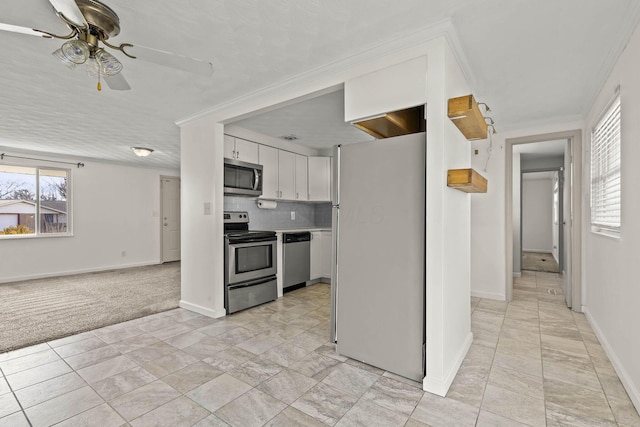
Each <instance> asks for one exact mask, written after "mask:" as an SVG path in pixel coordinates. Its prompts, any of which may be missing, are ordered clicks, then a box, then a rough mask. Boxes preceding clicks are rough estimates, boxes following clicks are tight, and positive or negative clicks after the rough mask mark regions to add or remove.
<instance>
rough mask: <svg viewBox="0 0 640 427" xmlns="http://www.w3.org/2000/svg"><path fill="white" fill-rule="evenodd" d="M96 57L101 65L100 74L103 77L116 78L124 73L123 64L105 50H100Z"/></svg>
mask: <svg viewBox="0 0 640 427" xmlns="http://www.w3.org/2000/svg"><path fill="white" fill-rule="evenodd" d="M94 56H95V58H96V61H98V64H99V65H100V72H101V73H102V74H103V75H105V76H115V75H116V74H118V73H119V72H120V71H122V63H121V62H120V61H118V60H117V59H116V57H115V56H113V55H112V54H110V53H109V52H107V51H105V50H104V49H99V50H98V51H97V52H96V53H95V55H94Z"/></svg>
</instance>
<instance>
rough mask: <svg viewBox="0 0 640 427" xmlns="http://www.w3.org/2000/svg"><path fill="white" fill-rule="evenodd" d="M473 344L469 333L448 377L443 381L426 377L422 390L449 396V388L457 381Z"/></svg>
mask: <svg viewBox="0 0 640 427" xmlns="http://www.w3.org/2000/svg"><path fill="white" fill-rule="evenodd" d="M472 343H473V334H472V333H471V332H469V335H467V338H466V339H465V340H464V342H463V343H462V346H461V347H460V350H459V351H458V354H457V355H456V358H455V363H453V365H451V369H450V370H449V372H448V373H447V375H446V376H445V377H444V378H442V379H433V378H429V377H424V379H423V380H422V389H423V390H424V391H426V392H429V393H433V394H437V395H438V396H442V397H444V396H445V395H446V394H447V391H449V387H451V383H453V380H454V379H455V377H456V374H457V373H458V370H459V369H460V366H461V365H462V362H463V361H464V358H465V356H466V355H467V352H468V351H469V348H470V347H471V344H472ZM427 345H429V343H427Z"/></svg>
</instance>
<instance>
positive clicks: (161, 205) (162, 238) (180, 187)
mask: <svg viewBox="0 0 640 427" xmlns="http://www.w3.org/2000/svg"><path fill="white" fill-rule="evenodd" d="M163 179H176V180H178V183H179V184H178V191H179V193H180V201H181V203H180V204H181V205H182V180H181V179H180V177H179V176H169V175H160V221H159V226H160V264H162V263H164V262H167V261H165V259H164V225H163V224H164V220H163V218H164V212H163V210H164V191H163V186H162V180H163ZM180 221H181V222H182V214H181V215H180ZM180 233H181V234H182V225H180ZM180 241H182V236H180ZM181 246H182V245H181ZM180 253H181V254H182V250H181V251H180ZM181 258H182V256H181Z"/></svg>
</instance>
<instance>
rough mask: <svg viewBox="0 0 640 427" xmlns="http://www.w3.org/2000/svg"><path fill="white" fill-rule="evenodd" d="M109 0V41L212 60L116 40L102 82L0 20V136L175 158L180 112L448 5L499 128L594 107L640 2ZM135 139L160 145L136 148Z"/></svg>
mask: <svg viewBox="0 0 640 427" xmlns="http://www.w3.org/2000/svg"><path fill="white" fill-rule="evenodd" d="M105 2H106V3H107V4H108V5H109V6H110V7H111V8H112V9H114V10H115V11H116V12H117V13H118V14H119V16H120V21H121V26H122V31H121V34H120V35H119V36H118V37H117V38H115V39H114V40H113V42H118V43H122V42H132V43H134V44H136V43H137V44H140V45H143V46H149V47H153V48H157V49H163V50H167V51H174V52H180V53H182V54H184V55H187V56H192V57H196V58H203V59H207V60H210V61H211V62H213V64H214V68H215V73H214V75H213V76H212V77H208V78H207V77H199V76H194V75H191V74H188V73H186V72H182V71H175V70H173V69H169V68H163V67H158V66H155V65H152V64H148V63H144V62H140V61H135V60H129V59H127V58H123V56H122V55H119V54H118V53H116V56H117V57H118V58H119V59H120V60H121V61H122V62H123V63H124V66H125V69H124V74H125V76H126V78H127V80H128V81H129V83H130V84H131V86H132V88H133V89H132V90H131V91H128V92H114V91H110V90H108V89H106V88H105V89H103V91H102V92H100V93H98V92H97V91H96V90H95V83H94V82H92V81H91V80H90V79H89V78H88V77H86V76H85V75H83V72H82V71H80V70H75V71H69V70H67V69H66V68H65V67H64V66H62V65H61V64H60V63H57V62H56V60H55V59H54V58H53V57H52V56H51V52H52V51H53V50H55V49H56V48H57V47H58V46H59V45H60V44H61V42H60V41H56V40H45V39H41V38H36V37H30V36H25V35H21V34H11V33H6V32H0V53H1V54H0V70H1V72H0V147H6V149H14V150H33V151H42V152H48V153H57V154H62V155H68V156H75V157H81V158H83V157H84V158H97V159H104V160H111V161H118V162H127V163H132V164H138V165H143V166H144V165H146V166H155V167H171V168H177V167H179V131H178V128H177V127H176V126H175V125H174V121H175V120H177V119H180V118H183V117H186V116H189V115H191V114H193V113H196V112H199V111H202V110H205V109H207V108H210V107H212V106H215V105H217V104H220V103H222V102H225V101H229V100H231V99H234V98H237V97H239V96H243V95H246V94H249V93H251V92H254V91H256V90H259V89H261V88H264V87H267V86H269V85H272V84H274V83H277V82H281V81H284V80H286V79H288V78H291V77H292V76H295V75H299V74H302V73H308V72H310V71H312V70H315V69H318V68H321V67H322V66H324V65H326V64H330V63H333V62H335V61H338V60H341V59H345V58H348V57H350V56H352V55H354V54H356V53H358V52H361V51H364V50H367V49H370V48H372V47H374V46H376V45H379V44H380V43H383V42H385V41H387V40H390V39H394V38H398V37H400V36H402V35H403V34H409V33H412V32H414V31H416V30H418V29H422V28H424V27H428V26H430V25H433V24H435V23H437V22H440V21H442V20H443V19H447V18H450V19H451V21H452V23H453V27H454V29H455V31H456V33H457V36H458V38H459V40H460V44H461V47H462V50H463V51H464V54H465V56H466V57H467V59H468V65H469V69H470V70H471V72H472V74H473V77H474V82H473V83H474V90H475V92H476V95H477V98H479V99H481V100H483V101H485V102H487V103H489V104H490V105H491V107H492V109H493V111H494V113H492V114H493V118H494V119H495V120H496V123H497V125H498V130H500V129H504V128H508V127H510V128H513V127H516V126H519V125H522V124H524V123H532V122H539V121H545V120H550V119H558V118H564V117H574V118H575V117H579V116H582V115H584V113H585V111H586V109H587V108H588V107H589V105H590V103H591V101H592V99H593V97H594V95H595V94H596V92H597V90H598V89H599V86H600V84H601V83H602V82H603V81H604V78H605V77H606V74H607V72H608V71H609V69H610V66H611V64H612V63H613V61H614V60H615V58H616V55H617V54H618V53H619V52H620V50H621V49H622V47H623V46H624V44H625V43H626V41H627V40H628V37H629V34H630V30H631V29H632V28H634V27H635V25H636V23H637V22H638V16H639V11H640V8H639V6H638V4H639V3H640V2H637V1H636V0H608V1H606V2H605V1H600V0H563V1H561V2H559V1H556V0H543V1H535V2H532V1H528V0H508V1H507V0H485V1H482V2H480V1H477V0H428V1H426V0H393V1H392V0H376V1H374V2H372V1H370V0H349V1H342V0H324V1H319V0H298V1H290V0H270V1H259V0H211V1H207V2H187V1H184V0H153V1H152V0H136V1H135V2H131V1H128V0H105ZM0 21H2V22H4V23H8V24H13V25H20V26H27V27H33V28H39V29H43V30H47V31H51V32H58V33H64V32H65V28H64V26H63V25H62V24H61V22H60V21H59V20H58V19H57V18H56V17H55V15H54V14H53V12H52V9H51V6H50V4H49V2H48V1H47V0H3V1H2V2H0ZM325 129H326V130H327V132H329V127H326V128H325ZM283 131H284V132H285V133H290V132H293V131H291V130H288V129H283ZM296 132H298V131H296ZM299 132H300V133H302V130H300V131H299ZM314 132H316V133H317V131H314ZM301 142H303V143H308V144H309V145H311V144H320V142H314V141H312V140H311V139H309V140H307V141H305V140H304V139H303V140H302V141H301ZM130 146H147V147H150V148H153V149H155V150H156V151H155V152H154V153H153V155H152V156H151V157H148V158H146V159H138V158H136V157H135V156H133V154H132V153H131V151H130V149H129V147H130Z"/></svg>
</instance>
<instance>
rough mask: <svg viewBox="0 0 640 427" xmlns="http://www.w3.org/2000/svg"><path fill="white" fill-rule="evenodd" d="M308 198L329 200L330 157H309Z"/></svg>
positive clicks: (315, 200)
mask: <svg viewBox="0 0 640 427" xmlns="http://www.w3.org/2000/svg"><path fill="white" fill-rule="evenodd" d="M308 161H309V200H312V201H314V202H330V201H331V158H330V157H309V160H308Z"/></svg>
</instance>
